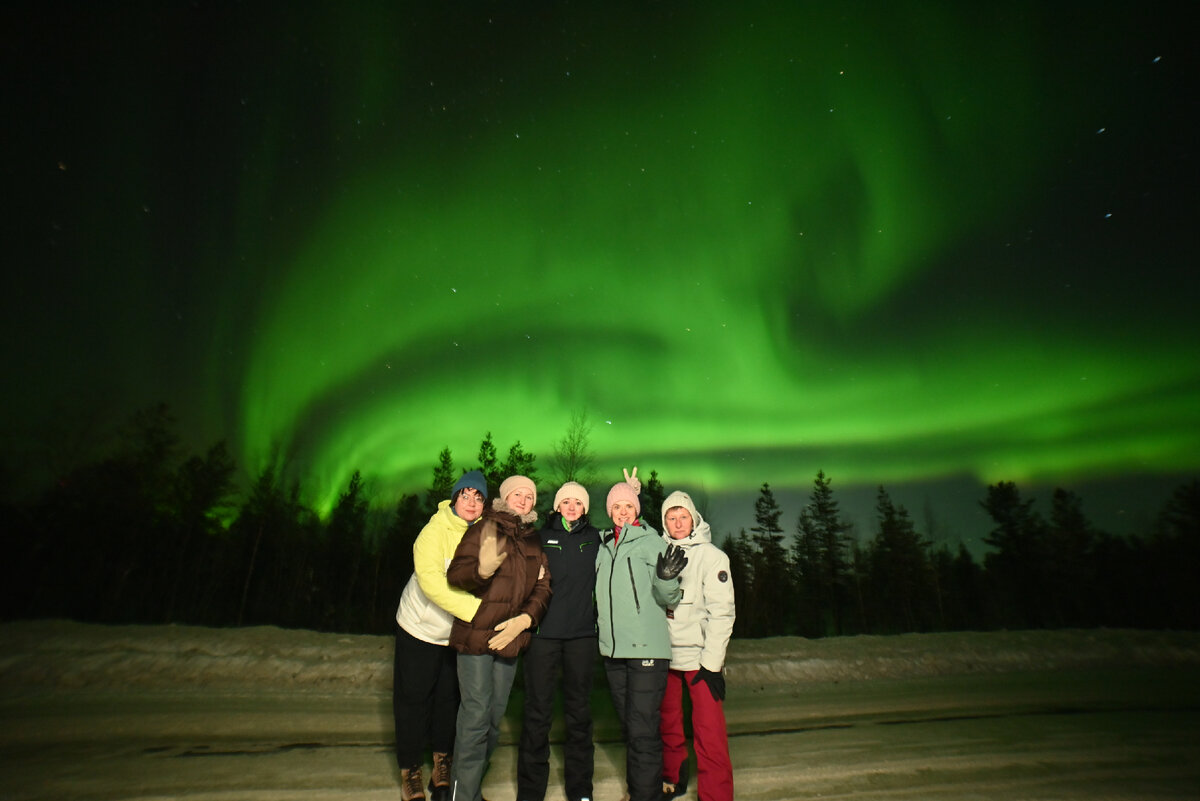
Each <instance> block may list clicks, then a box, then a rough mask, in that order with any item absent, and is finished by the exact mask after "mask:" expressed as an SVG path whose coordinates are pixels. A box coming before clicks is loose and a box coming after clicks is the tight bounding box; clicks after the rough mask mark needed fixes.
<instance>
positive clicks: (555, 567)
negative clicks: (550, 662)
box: [533, 512, 600, 640]
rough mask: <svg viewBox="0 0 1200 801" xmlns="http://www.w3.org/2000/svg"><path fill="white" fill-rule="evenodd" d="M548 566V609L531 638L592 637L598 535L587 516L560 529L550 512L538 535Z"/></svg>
mask: <svg viewBox="0 0 1200 801" xmlns="http://www.w3.org/2000/svg"><path fill="white" fill-rule="evenodd" d="M538 534H539V535H540V536H541V539H542V553H544V554H546V560H547V561H548V562H549V563H550V589H551V590H552V594H551V596H550V606H549V608H548V609H547V610H546V615H545V617H543V618H542V622H541V624H540V625H539V626H538V628H537V629H536V630H535V631H534V632H533V635H534V636H535V637H551V638H554V639H561V640H568V639H574V638H576V637H595V636H596V594H595V590H596V551H597V550H598V549H599V547H600V532H599V531H598V530H597V529H596V527H595V526H593V525H592V524H591V523H589V522H588V518H587V515H584V516H583V517H581V518H579V519H578V520H577V521H575V526H574V528H573V529H572V530H571V531H567V530H566V529H565V528H563V519H562V514H561V513H560V512H553V513H551V515H550V517H549V519H547V520H546V525H545V527H544V528H543V529H542V530H541V531H540V532H538Z"/></svg>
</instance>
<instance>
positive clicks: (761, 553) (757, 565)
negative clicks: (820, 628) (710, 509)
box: [750, 482, 794, 636]
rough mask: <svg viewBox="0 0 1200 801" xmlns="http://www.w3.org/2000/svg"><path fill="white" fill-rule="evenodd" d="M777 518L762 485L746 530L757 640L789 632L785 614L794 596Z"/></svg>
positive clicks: (767, 489) (768, 489) (774, 504)
mask: <svg viewBox="0 0 1200 801" xmlns="http://www.w3.org/2000/svg"><path fill="white" fill-rule="evenodd" d="M781 515H782V511H781V510H780V508H779V503H778V502H777V501H776V500H775V493H773V492H772V491H771V486H770V484H767V483H766V482H764V483H763V485H762V487H761V488H759V491H758V499H757V500H756V501H755V502H754V525H753V526H751V527H750V530H751V531H752V532H754V533H753V536H752V538H751V539H752V542H753V544H754V549H755V552H754V557H753V561H752V566H753V571H754V587H753V590H752V591H751V594H752V595H753V596H754V603H753V608H754V611H755V613H756V615H757V619H755V620H754V621H753V627H754V629H755V631H757V632H760V636H774V635H778V634H790V633H791V632H792V619H791V618H792V615H790V614H788V610H790V609H792V608H793V602H794V593H793V591H792V581H791V571H790V569H789V564H788V558H787V551H786V550H785V549H784V547H783V529H782V528H781V527H780V525H779V518H780V516H781ZM768 599H770V602H769V603H768V602H767V601H768Z"/></svg>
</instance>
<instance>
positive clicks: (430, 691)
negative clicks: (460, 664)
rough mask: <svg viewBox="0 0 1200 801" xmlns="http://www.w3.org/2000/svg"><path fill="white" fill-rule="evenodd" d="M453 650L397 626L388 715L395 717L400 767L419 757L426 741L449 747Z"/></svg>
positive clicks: (454, 692)
mask: <svg viewBox="0 0 1200 801" xmlns="http://www.w3.org/2000/svg"><path fill="white" fill-rule="evenodd" d="M456 656H457V655H456V653H455V651H454V649H453V648H451V647H450V646H448V645H434V644H432V643H427V642H425V641H424V640H418V639H417V638H416V637H414V636H412V635H411V634H409V633H408V632H407V631H405V630H404V629H402V628H400V626H396V656H395V659H393V661H392V715H393V717H394V718H395V720H396V764H398V765H399V766H400V768H401V769H405V768H411V767H414V766H416V765H420V764H422V763H423V762H424V759H425V745H426V743H428V744H430V745H431V746H432V747H433V750H434V751H435V752H441V753H446V754H450V753H453V752H454V724H455V722H456V720H457V718H458V673H457V672H456V671H455V658H456Z"/></svg>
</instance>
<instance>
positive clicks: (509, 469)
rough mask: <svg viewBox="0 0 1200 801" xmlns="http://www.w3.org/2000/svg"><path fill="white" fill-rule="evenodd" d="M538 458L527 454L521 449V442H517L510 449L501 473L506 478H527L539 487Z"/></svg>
mask: <svg viewBox="0 0 1200 801" xmlns="http://www.w3.org/2000/svg"><path fill="white" fill-rule="evenodd" d="M536 462H537V457H536V456H534V455H533V454H532V453H526V452H525V449H524V448H522V447H521V441H520V440H517V441H516V442H514V443H513V444H512V447H511V448H509V449H508V456H507V458H505V460H504V464H503V465H502V466H501V468H500V472H501V473H502V474H503V476H504V478H508V477H509V476H525V477H526V478H528V479H529V480H530V481H532V482H533V483H534V485H535V486H536V485H537V465H536Z"/></svg>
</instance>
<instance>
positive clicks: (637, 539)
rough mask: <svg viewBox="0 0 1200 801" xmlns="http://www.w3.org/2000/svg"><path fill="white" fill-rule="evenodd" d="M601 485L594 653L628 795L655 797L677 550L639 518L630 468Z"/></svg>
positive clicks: (680, 562)
mask: <svg viewBox="0 0 1200 801" xmlns="http://www.w3.org/2000/svg"><path fill="white" fill-rule="evenodd" d="M626 477H627V480H626V481H621V482H618V483H617V484H615V485H613V488H612V489H611V490H609V493H608V501H607V504H606V507H607V510H608V516H609V517H610V518H612V521H613V528H612V529H610V530H608V531H605V532H603V533H602V534H601V540H600V550H599V551H598V552H597V554H596V616H597V628H598V634H599V640H600V654H601V656H603V657H604V671H605V674H606V675H607V676H608V688H609V691H610V692H611V693H612V699H613V705H614V706H615V707H616V710H617V717H618V718H619V719H620V721H621V734H622V737H623V738H624V740H625V781H626V784H627V785H628V788H629V798H630V801H658V800H659V799H661V797H662V739H661V738H660V736H659V707H660V705H661V704H662V699H663V693H664V691H665V690H666V686H667V670H668V668H669V666H670V663H671V635H670V632H669V631H668V630H667V609H668V608H669V607H673V606H675V605H676V604H678V603H679V601H680V598H681V597H682V594H681V593H680V590H679V574H680V573H681V572H682V571H683V568H684V566H685V565H686V564H687V557H686V556H684V554H683V549H682V548H678V547H676V546H674V545H668V544H667V543H666V542H664V541H663V539H662V538H661V537H660V536H659V534H658V532H657V531H655V530H654V529H653V528H651V526H650V525H649V524H648V523H646V521H644V520H642V519H640V518H639V517H638V515H639V514H640V513H641V502H640V501H638V492H639V491H640V489H641V482H639V481H638V480H637V468H634V470H633V475H632V476H630V475H629V474H628V473H627V474H626Z"/></svg>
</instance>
